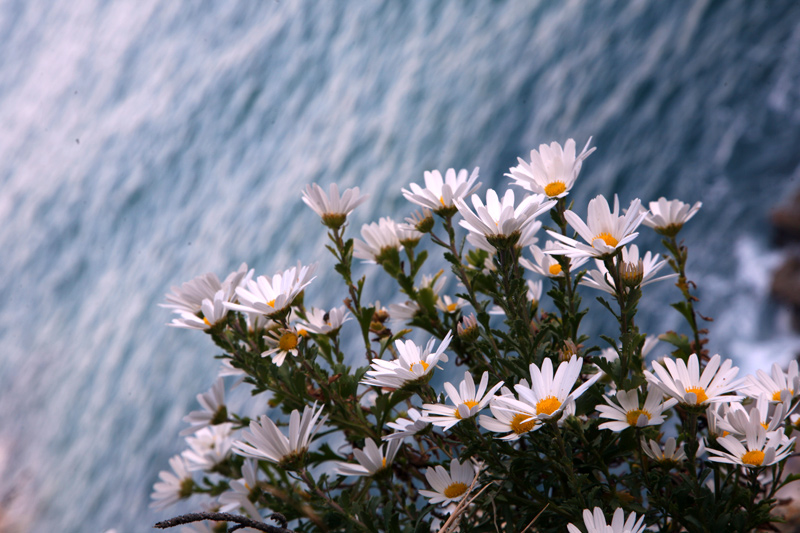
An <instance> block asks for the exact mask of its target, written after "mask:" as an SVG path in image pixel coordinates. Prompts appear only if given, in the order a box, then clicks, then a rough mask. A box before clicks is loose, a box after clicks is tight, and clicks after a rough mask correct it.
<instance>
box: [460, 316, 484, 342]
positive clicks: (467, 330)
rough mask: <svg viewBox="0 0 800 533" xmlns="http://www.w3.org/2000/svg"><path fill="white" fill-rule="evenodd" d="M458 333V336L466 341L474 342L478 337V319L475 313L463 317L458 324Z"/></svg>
mask: <svg viewBox="0 0 800 533" xmlns="http://www.w3.org/2000/svg"><path fill="white" fill-rule="evenodd" d="M456 333H457V334H458V337H459V338H460V339H461V340H462V341H464V342H473V341H474V340H475V339H477V338H478V333H479V330H478V319H477V318H475V314H474V313H470V314H469V316H466V317H462V318H461V320H460V321H459V322H458V326H456Z"/></svg>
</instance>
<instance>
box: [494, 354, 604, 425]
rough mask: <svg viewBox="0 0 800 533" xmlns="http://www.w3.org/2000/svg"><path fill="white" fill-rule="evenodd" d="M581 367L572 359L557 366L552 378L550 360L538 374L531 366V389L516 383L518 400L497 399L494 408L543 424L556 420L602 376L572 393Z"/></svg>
mask: <svg viewBox="0 0 800 533" xmlns="http://www.w3.org/2000/svg"><path fill="white" fill-rule="evenodd" d="M582 367H583V358H578V357H576V356H574V355H573V356H572V357H571V358H570V360H569V361H564V362H562V363H561V364H560V365H558V370H557V371H556V373H555V376H554V375H553V362H552V361H551V360H550V359H545V360H544V362H543V363H542V368H541V370H540V369H539V367H537V366H536V365H535V364H534V363H531V365H530V372H531V386H530V387H528V384H527V383H526V382H521V383H517V384H516V385H515V386H514V390H516V391H517V394H519V400H517V399H514V398H512V397H509V396H498V397H497V398H496V399H495V405H496V406H497V407H498V408H500V409H504V410H506V411H508V412H510V413H514V414H516V413H522V414H530V415H531V416H530V419H535V420H541V421H545V420H549V419H550V418H554V417H555V418H559V417H560V416H561V413H562V411H563V410H564V408H565V407H566V405H567V404H568V403H569V402H570V401H572V400H575V399H577V398H578V397H580V395H581V394H583V393H584V392H586V390H587V389H588V388H589V387H591V386H592V385H594V383H595V382H596V381H597V380H598V379H600V377H602V375H603V373H602V372H598V373H597V374H595V375H593V376H592V377H590V378H589V379H588V380H586V382H584V383H583V384H582V385H580V386H579V387H578V388H576V389H575V390H572V387H573V386H574V385H575V381H577V379H578V377H579V376H580V374H581V369H582Z"/></svg>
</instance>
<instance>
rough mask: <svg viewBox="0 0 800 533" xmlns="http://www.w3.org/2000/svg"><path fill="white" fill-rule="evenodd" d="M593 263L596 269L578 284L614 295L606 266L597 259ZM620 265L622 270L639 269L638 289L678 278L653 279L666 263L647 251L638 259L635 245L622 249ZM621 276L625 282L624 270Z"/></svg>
mask: <svg viewBox="0 0 800 533" xmlns="http://www.w3.org/2000/svg"><path fill="white" fill-rule="evenodd" d="M614 261H615V262H616V261H617V260H616V259H614ZM594 263H595V266H597V269H596V270H589V271H587V272H586V275H585V276H584V277H583V278H582V279H581V281H580V284H581V285H585V286H586V287H591V288H592V289H598V290H601V291H603V292H607V293H609V294H615V293H616V288H615V287H614V279H613V278H612V277H611V274H610V273H609V272H608V269H607V268H606V265H605V264H604V263H603V261H601V260H599V259H595V260H594ZM622 264H623V265H624V266H623V269H624V268H625V267H628V268H629V269H631V270H633V271H634V272H635V271H638V270H639V269H641V272H639V273H640V274H641V281H640V282H639V283H638V284H637V285H638V286H639V287H644V286H645V285H649V284H651V283H654V282H656V281H662V280H665V279H671V278H675V277H678V274H677V273H674V274H668V275H666V276H661V277H660V278H656V277H654V276H655V275H656V274H657V273H658V271H659V270H661V269H662V268H663V267H664V266H665V265H666V264H667V261H666V260H661V261H659V256H658V255H653V254H652V253H650V252H649V251H648V252H646V253H645V254H644V257H643V258H641V259H640V258H639V247H638V246H636V245H635V244H631V245H630V246H625V247H623V248H622ZM621 275H622V279H623V281H625V273H624V270H623V271H622V272H621Z"/></svg>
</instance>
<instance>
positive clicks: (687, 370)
mask: <svg viewBox="0 0 800 533" xmlns="http://www.w3.org/2000/svg"><path fill="white" fill-rule="evenodd" d="M663 364H664V366H661V364H659V363H658V362H656V361H653V371H654V372H655V374H652V373H651V372H649V371H647V370H645V371H644V376H645V378H646V379H647V381H648V382H649V383H651V384H652V385H654V386H655V387H658V388H659V389H661V391H662V392H663V393H664V394H665V395H666V396H670V397H672V398H676V399H677V400H678V402H679V403H681V404H686V405H708V404H709V403H715V402H730V401H738V400H741V399H742V396H735V395H728V394H727V393H729V392H731V391H733V390H735V389H736V387H737V386H738V385H739V381H738V380H735V379H734V378H735V377H736V374H737V373H738V372H739V367H735V366H733V361H731V360H730V359H726V360H725V362H724V363H723V362H722V358H721V357H720V355H719V354H716V355H715V356H714V357H712V358H711V360H709V362H708V364H707V365H706V367H705V369H703V374H702V375H700V363H699V360H698V358H697V354H692V355H690V356H689V364H688V366H687V364H686V363H685V362H684V361H683V359H677V360H673V359H670V358H668V357H665V358H664V359H663ZM664 367H666V368H664Z"/></svg>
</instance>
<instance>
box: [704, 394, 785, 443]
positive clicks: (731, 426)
mask: <svg viewBox="0 0 800 533" xmlns="http://www.w3.org/2000/svg"><path fill="white" fill-rule="evenodd" d="M789 407H790V402H788V401H787V402H785V403H777V404H775V403H772V402H770V401H769V398H768V397H767V395H766V394H764V395H761V396H760V397H759V398H758V400H756V402H755V404H753V405H750V406H749V408H748V407H744V406H743V405H742V404H741V403H738V402H732V403H730V404H729V405H728V406H724V407H723V412H722V413H720V412H719V410H716V409H713V410H712V409H710V408H709V410H708V411H707V414H708V417H709V432H711V427H712V426H713V429H714V431H713V432H712V433H714V434H716V435H722V436H725V435H727V434H732V435H734V436H735V437H737V438H738V439H740V440H741V439H743V438H744V437H745V435H746V433H747V428H748V427H750V422H751V421H752V420H757V421H758V423H759V424H761V426H762V427H763V428H764V429H765V430H766V431H767V432H772V431H776V430H778V429H780V428H781V427H783V422H784V420H785V419H786V417H787V416H788V415H789ZM711 418H713V419H714V421H713V422H712V421H711Z"/></svg>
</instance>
